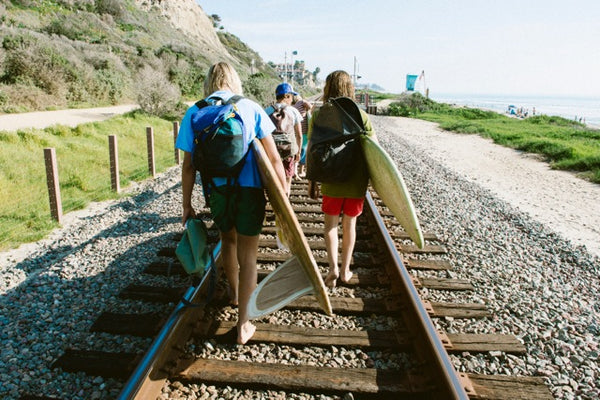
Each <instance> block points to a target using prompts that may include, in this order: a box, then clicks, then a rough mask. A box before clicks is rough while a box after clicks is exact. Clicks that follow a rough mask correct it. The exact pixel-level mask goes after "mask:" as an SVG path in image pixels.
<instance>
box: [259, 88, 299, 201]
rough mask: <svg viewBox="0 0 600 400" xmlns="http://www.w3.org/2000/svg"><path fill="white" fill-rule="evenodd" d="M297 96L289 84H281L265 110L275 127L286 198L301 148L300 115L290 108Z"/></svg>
mask: <svg viewBox="0 0 600 400" xmlns="http://www.w3.org/2000/svg"><path fill="white" fill-rule="evenodd" d="M297 94H298V93H296V92H294V89H293V88H292V86H291V85H290V84H289V83H287V82H284V83H281V84H279V85H277V88H276V89H275V103H274V104H273V105H270V106H268V107H267V108H266V109H265V111H266V113H267V114H268V115H269V117H271V121H273V123H274V124H275V127H276V129H275V132H274V133H273V138H274V139H275V143H276V144H277V149H278V151H279V155H280V157H281V159H282V161H283V167H284V169H285V176H286V185H285V186H284V189H285V192H286V193H287V195H288V196H289V195H290V190H291V187H292V177H293V176H294V175H295V174H296V163H298V161H300V149H301V147H302V115H300V112H299V111H298V110H297V109H296V108H295V107H294V106H292V101H293V99H294V96H295V95H297Z"/></svg>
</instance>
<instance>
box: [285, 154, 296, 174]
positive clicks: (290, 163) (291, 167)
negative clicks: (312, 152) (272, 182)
mask: <svg viewBox="0 0 600 400" xmlns="http://www.w3.org/2000/svg"><path fill="white" fill-rule="evenodd" d="M282 162H283V170H284V171H285V176H286V177H288V178H290V177H292V176H294V174H295V173H296V159H295V158H294V157H287V158H285V159H284V160H282Z"/></svg>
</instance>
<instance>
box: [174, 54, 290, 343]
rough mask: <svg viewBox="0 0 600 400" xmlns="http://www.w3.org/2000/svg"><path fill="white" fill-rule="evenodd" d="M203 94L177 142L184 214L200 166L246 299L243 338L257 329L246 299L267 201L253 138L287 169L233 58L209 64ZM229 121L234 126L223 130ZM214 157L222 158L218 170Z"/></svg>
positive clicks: (237, 295)
mask: <svg viewBox="0 0 600 400" xmlns="http://www.w3.org/2000/svg"><path fill="white" fill-rule="evenodd" d="M204 94H205V95H207V97H206V98H205V99H204V100H202V101H199V102H198V103H196V104H195V105H193V106H191V107H190V108H189V109H188V110H187V112H186V113H185V115H184V117H183V120H182V122H181V128H180V130H179V134H178V137H177V142H176V147H177V148H179V149H181V150H183V151H184V158H183V165H182V170H181V186H182V194H183V196H182V197H183V200H182V205H183V215H182V222H183V223H184V224H185V223H186V221H187V220H188V219H189V218H194V217H195V216H196V212H195V210H194V207H193V205H192V192H193V188H194V184H195V181H196V171H199V172H200V176H201V179H202V186H203V191H204V195H205V198H206V200H207V204H208V205H209V207H210V211H211V214H212V217H213V220H214V222H215V224H216V226H217V227H218V229H219V231H220V236H221V257H222V264H223V269H224V272H225V276H226V278H227V280H228V282H229V288H230V301H231V304H232V305H233V306H235V305H238V306H239V307H238V310H239V314H238V323H237V334H238V336H237V341H238V343H240V344H244V343H246V342H247V341H248V340H249V339H250V338H251V337H252V335H253V334H254V332H255V330H256V327H255V326H254V325H253V324H252V323H251V322H250V320H249V318H248V313H247V306H248V301H249V299H250V295H251V294H252V291H253V290H254V289H255V287H256V282H257V270H256V258H257V253H258V239H259V234H260V232H261V230H262V223H263V220H264V216H265V206H266V199H265V195H264V189H263V187H262V183H261V179H260V174H259V170H258V165H257V163H256V159H255V155H254V152H253V151H252V142H253V140H254V138H258V139H259V140H260V141H261V143H262V144H263V146H264V148H265V151H266V153H267V156H268V157H269V160H270V161H271V163H272V164H273V166H274V167H275V171H276V173H277V176H278V178H279V179H280V181H281V184H282V185H283V184H284V183H285V175H284V171H283V165H282V163H281V159H280V157H279V154H278V152H277V149H276V146H275V141H274V140H273V137H272V136H271V134H272V132H273V131H274V130H275V126H274V125H273V123H272V122H271V120H270V119H269V117H268V116H267V114H266V113H265V112H264V110H263V109H262V107H261V106H260V105H258V104H256V103H255V102H253V101H251V100H249V99H246V98H243V97H241V94H242V84H241V80H240V78H239V75H238V74H237V72H236V71H235V69H233V67H232V66H231V65H230V64H228V63H225V62H219V63H216V64H214V65H213V66H211V67H210V69H209V70H208V74H207V76H206V80H205V82H204ZM223 109H225V112H222V110H223ZM207 121H209V122H208V123H207ZM226 128H227V129H228V131H227V132H225V133H224V134H222V135H221V132H222V131H223V130H225V129H226ZM227 134H229V135H230V137H229V138H227V137H225V136H227ZM223 137H225V138H223ZM214 149H219V150H218V151H215V150H214ZM225 156H227V157H225ZM226 158H227V160H229V159H231V158H235V159H236V160H235V163H233V164H234V165H233V166H232V167H231V166H230V167H231V168H225V167H226V166H223V165H224V164H225V161H227V160H225V159H226ZM215 164H223V165H219V167H222V168H221V169H220V170H219V169H218V168H215V167H216V165H215ZM219 171H225V172H219ZM232 171H233V172H232ZM238 303H239V304H238Z"/></svg>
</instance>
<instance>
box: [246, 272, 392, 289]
mask: <svg viewBox="0 0 600 400" xmlns="http://www.w3.org/2000/svg"><path fill="white" fill-rule="evenodd" d="M271 272H273V270H267V269H259V270H258V281H259V282H260V281H261V280H263V279H264V278H265V277H266V276H267V275H268V274H270V273H271ZM326 276H327V273H323V274H322V277H323V279H325V277H326ZM337 283H338V285H339V286H347V287H352V286H360V287H369V286H379V287H381V286H389V284H390V280H389V279H387V278H386V276H385V275H384V274H380V273H376V274H369V273H360V274H359V273H355V274H352V278H350V281H349V282H348V283H343V282H342V281H340V280H338V282H337Z"/></svg>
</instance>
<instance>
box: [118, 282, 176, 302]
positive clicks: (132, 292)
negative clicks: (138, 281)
mask: <svg viewBox="0 0 600 400" xmlns="http://www.w3.org/2000/svg"><path fill="white" fill-rule="evenodd" d="M185 290H186V288H169V287H161V286H150V285H129V286H127V287H126V288H125V289H123V290H122V291H121V293H119V297H120V298H122V299H134V300H144V301H151V302H156V303H175V302H178V301H179V300H181V298H182V297H183V294H184V293H185Z"/></svg>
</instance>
